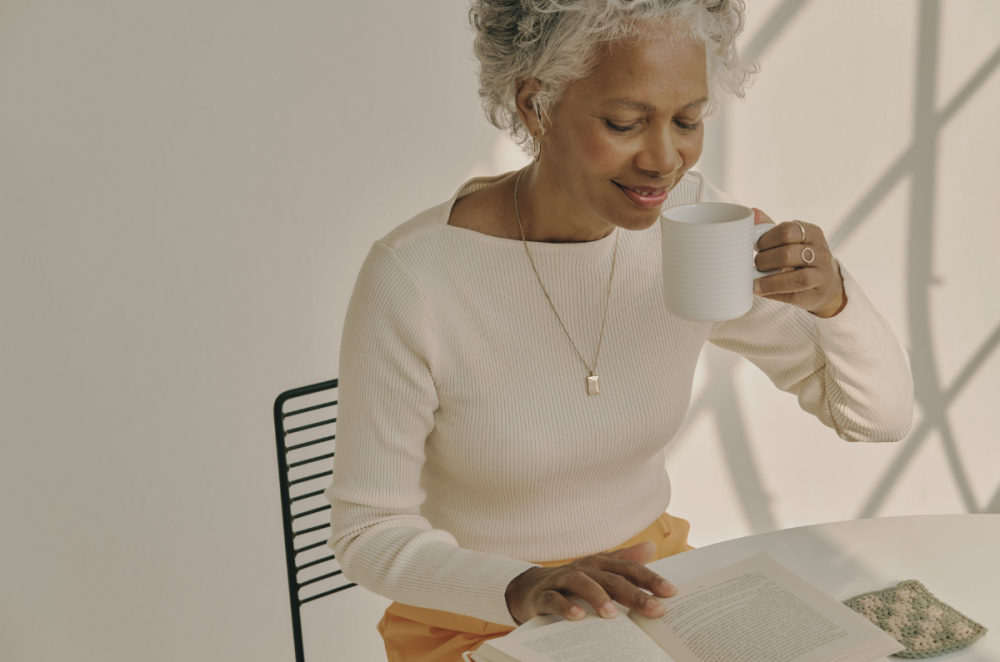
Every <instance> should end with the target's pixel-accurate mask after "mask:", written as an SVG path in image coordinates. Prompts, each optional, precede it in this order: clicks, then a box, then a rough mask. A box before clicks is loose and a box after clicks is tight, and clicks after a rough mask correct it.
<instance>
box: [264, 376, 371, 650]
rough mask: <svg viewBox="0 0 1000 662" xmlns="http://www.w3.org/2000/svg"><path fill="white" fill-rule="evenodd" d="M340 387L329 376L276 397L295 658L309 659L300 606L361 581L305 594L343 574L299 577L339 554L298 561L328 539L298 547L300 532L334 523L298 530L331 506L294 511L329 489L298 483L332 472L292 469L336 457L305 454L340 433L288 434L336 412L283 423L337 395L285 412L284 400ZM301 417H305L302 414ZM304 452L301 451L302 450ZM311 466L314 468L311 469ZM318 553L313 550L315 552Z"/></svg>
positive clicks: (311, 426) (321, 422) (329, 422)
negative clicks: (292, 455)
mask: <svg viewBox="0 0 1000 662" xmlns="http://www.w3.org/2000/svg"><path fill="white" fill-rule="evenodd" d="M336 388H337V380H336V379H331V380H329V381H325V382H320V383H318V384H310V385H309V386H301V387H299V388H293V389H289V390H287V391H285V392H284V393H282V394H281V395H279V396H278V397H277V399H275V401H274V434H275V440H276V442H277V450H278V478H279V481H280V483H281V517H282V521H283V523H284V531H285V565H286V568H287V572H288V596H289V605H290V608H291V614H292V637H293V639H294V641H295V661H296V662H305V652H304V648H303V643H302V620H301V613H300V610H301V607H302V605H304V604H305V603H307V602H312V601H313V600H318V599H319V598H322V597H325V596H328V595H331V594H333V593H337V592H339V591H343V590H344V589H348V588H351V587H352V586H357V584H347V585H344V586H338V587H336V588H333V589H331V590H325V591H322V592H320V593H316V594H314V595H309V596H307V597H304V598H303V597H302V594H301V590H302V589H303V588H304V587H306V586H312V585H314V584H316V583H317V582H320V581H323V580H326V579H329V578H331V577H335V576H337V575H340V574H341V570H340V569H339V568H338V569H337V570H335V571H333V572H329V573H325V574H320V575H319V576H314V577H310V578H309V579H305V580H300V579H299V572H300V571H302V570H305V569H307V568H312V569H313V570H312V572H315V571H316V568H317V567H318V566H320V565H321V564H323V563H331V562H332V561H334V559H335V558H336V557H335V556H334V555H333V554H332V553H331V554H329V555H328V556H324V557H323V558H319V559H313V560H310V561H308V562H304V563H302V564H301V565H299V564H298V563H297V560H296V559H297V557H298V556H299V555H300V554H302V553H303V552H307V551H308V550H312V549H318V548H320V547H321V546H323V545H325V544H326V541H325V540H321V541H318V542H313V543H311V544H308V545H303V546H301V547H298V548H296V547H295V539H296V538H297V537H299V536H303V535H306V534H309V533H313V532H317V531H320V530H322V529H329V528H330V522H329V521H327V522H326V523H325V524H321V525H318V526H307V527H305V528H302V529H299V530H295V528H294V525H295V522H296V520H298V519H301V518H304V517H308V516H310V515H315V514H317V513H320V512H323V511H327V510H330V507H331V506H330V504H329V503H326V504H325V505H322V506H319V507H315V508H313V507H310V508H305V509H303V510H301V511H299V512H292V506H293V505H295V504H300V503H303V502H306V501H307V500H309V499H314V498H316V497H320V496H322V495H323V493H324V492H325V489H320V490H312V491H306V492H304V493H301V494H294V493H293V492H294V488H295V487H296V486H297V485H302V484H304V483H308V482H310V481H314V480H318V479H320V478H324V477H326V476H330V477H331V479H330V480H331V481H332V476H333V469H332V466H331V468H330V469H329V470H328V471H320V472H318V473H310V474H309V475H306V476H300V477H298V478H292V472H293V470H295V469H296V468H297V467H305V466H306V465H309V464H312V463H313V462H320V461H323V460H331V465H332V458H333V456H334V452H333V451H331V452H329V453H321V454H319V455H314V456H309V455H307V454H308V453H309V452H310V451H313V452H315V451H314V449H316V448H318V449H320V450H324V449H323V447H322V445H321V444H323V443H324V442H333V441H334V439H335V438H336V434H335V433H334V434H330V435H326V436H321V437H319V438H317V439H309V440H308V441H303V442H299V441H298V440H296V443H294V444H292V445H290V446H289V445H288V443H287V442H288V441H289V435H293V434H295V433H302V432H307V431H309V430H315V428H319V427H321V426H324V425H335V424H336V422H337V418H336V416H333V417H330V418H326V419H324V420H319V421H313V422H311V423H307V424H304V425H299V426H296V427H292V428H286V426H285V422H286V420H287V419H289V418H292V417H294V416H300V415H302V414H306V413H308V412H312V411H316V410H320V409H324V408H327V407H333V406H336V404H337V400H336V399H334V400H332V401H331V402H323V403H321V404H316V405H312V406H308V407H302V408H300V409H295V410H292V411H288V412H286V411H285V410H284V408H285V404H286V403H288V402H289V401H291V400H294V399H295V398H300V397H303V396H307V395H312V394H315V393H321V392H323V391H328V390H333V389H336ZM300 420H302V419H300ZM299 451H302V452H299ZM290 453H295V454H296V457H295V461H294V462H293V461H291V458H290V457H289V454H290ZM310 471H312V470H311V469H310ZM314 554H315V553H314Z"/></svg>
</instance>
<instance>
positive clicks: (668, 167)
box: [635, 127, 684, 177]
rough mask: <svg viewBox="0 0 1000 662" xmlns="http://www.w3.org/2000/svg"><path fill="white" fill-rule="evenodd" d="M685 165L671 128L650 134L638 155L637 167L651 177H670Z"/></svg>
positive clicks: (636, 159)
mask: <svg viewBox="0 0 1000 662" xmlns="http://www.w3.org/2000/svg"><path fill="white" fill-rule="evenodd" d="M683 164H684V158H683V157H682V156H681V153H680V152H679V151H678V150H677V145H676V144H674V137H673V136H672V135H671V133H670V128H669V127H667V128H664V130H663V131H662V132H655V131H650V132H649V140H648V142H647V143H646V144H645V145H644V146H643V149H642V151H640V152H639V153H638V154H636V157H635V165H636V167H637V168H639V169H640V170H644V171H646V172H647V173H649V175H650V176H651V177H669V176H670V175H671V174H673V173H674V172H675V171H676V170H677V169H678V168H680V167H681V166H682V165H683Z"/></svg>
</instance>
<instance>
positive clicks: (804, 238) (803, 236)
mask: <svg viewBox="0 0 1000 662" xmlns="http://www.w3.org/2000/svg"><path fill="white" fill-rule="evenodd" d="M792 223H795V224H796V225H797V226H799V229H800V230H802V242H801V243H803V244H804V243H806V229H805V228H804V227H803V226H802V224H801V223H799V222H798V221H792Z"/></svg>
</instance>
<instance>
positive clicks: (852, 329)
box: [810, 258, 875, 339]
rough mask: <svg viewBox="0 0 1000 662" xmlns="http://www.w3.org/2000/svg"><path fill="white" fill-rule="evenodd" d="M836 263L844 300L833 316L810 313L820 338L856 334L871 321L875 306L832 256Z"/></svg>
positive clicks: (843, 336)
mask: <svg viewBox="0 0 1000 662" xmlns="http://www.w3.org/2000/svg"><path fill="white" fill-rule="evenodd" d="M833 259H834V261H835V262H836V263H837V270H838V272H839V273H840V276H841V278H842V279H843V281H844V299H846V302H845V303H844V305H843V306H842V307H841V309H840V312H839V313H837V314H836V315H834V316H833V317H820V316H819V315H810V317H811V318H812V320H813V322H814V323H815V324H816V329H817V331H818V332H819V334H820V337H821V338H830V339H833V338H835V337H837V336H840V337H842V338H845V337H847V336H849V335H851V334H856V333H857V330H858V329H859V328H861V327H863V326H864V325H865V324H868V323H870V322H871V313H873V312H875V308H874V307H873V306H872V304H871V302H870V301H868V298H867V297H866V296H865V295H864V293H863V292H862V291H861V287H860V286H859V285H858V283H857V281H855V280H854V277H853V276H851V274H850V272H849V271H848V270H847V269H845V268H844V265H843V264H842V263H841V262H840V260H838V259H837V258H833Z"/></svg>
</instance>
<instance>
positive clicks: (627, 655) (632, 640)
mask: <svg viewBox="0 0 1000 662" xmlns="http://www.w3.org/2000/svg"><path fill="white" fill-rule="evenodd" d="M587 606H588V607H589V606H590V605H589V604H588V605H587ZM487 647H490V648H495V649H496V650H498V651H500V652H501V653H503V654H504V655H506V656H507V657H508V658H509V659H512V660H518V661H519V662H608V661H609V660H628V661H629V662H674V660H673V658H671V657H670V656H669V655H667V654H666V653H664V652H663V651H662V650H660V648H659V647H658V646H657V645H656V644H655V643H653V641H652V640H651V639H650V638H649V637H648V636H647V635H646V634H645V633H643V631H642V630H640V629H639V627H638V626H637V625H636V624H635V623H633V622H632V621H631V620H629V619H628V618H627V617H626V616H625V615H624V614H618V616H616V617H615V618H601V617H600V616H598V615H596V614H595V613H594V612H593V607H591V608H590V609H589V610H588V613H587V615H586V617H584V618H583V620H579V621H569V620H563V621H559V622H558V623H552V624H551V625H546V626H544V627H541V628H536V629H534V630H525V631H518V630H515V631H514V632H511V633H510V634H508V635H507V636H506V637H500V638H498V639H492V640H490V641H487V642H486V643H484V644H483V645H482V646H480V648H479V650H478V651H476V652H474V653H472V656H473V658H474V659H475V658H476V656H479V652H480V651H482V652H483V653H485V654H486V655H483V656H481V657H483V658H486V657H487V656H488V655H489V651H484V650H483V649H485V648H487ZM489 659H494V658H493V657H492V656H490V657H489ZM496 659H504V658H501V657H499V656H497V658H496Z"/></svg>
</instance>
